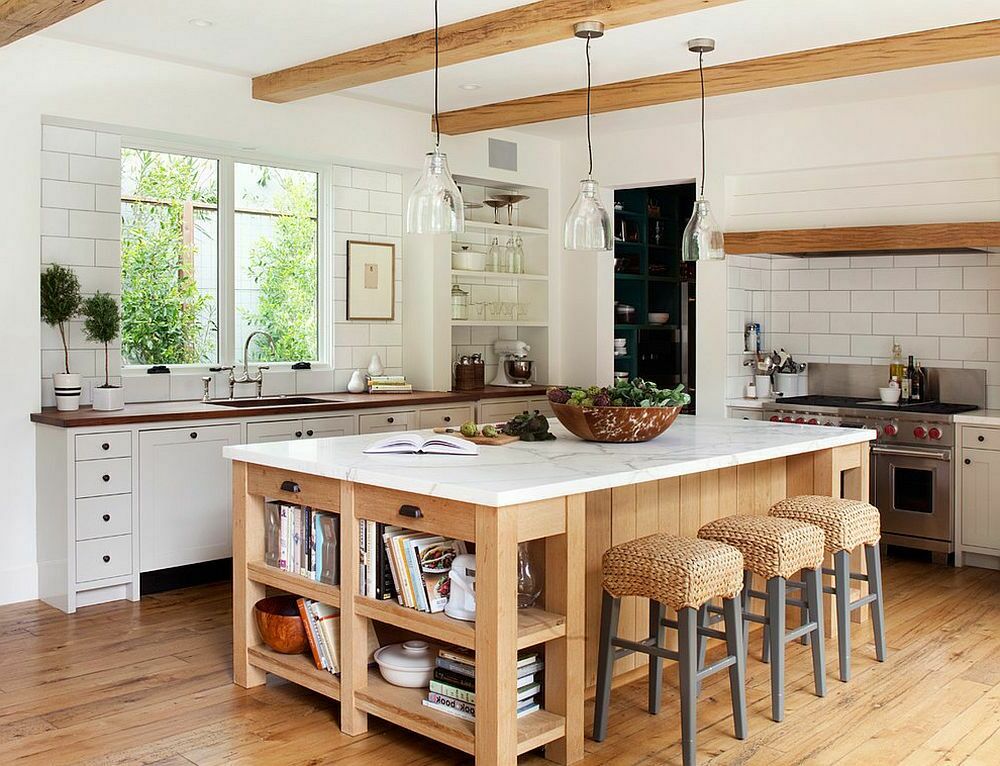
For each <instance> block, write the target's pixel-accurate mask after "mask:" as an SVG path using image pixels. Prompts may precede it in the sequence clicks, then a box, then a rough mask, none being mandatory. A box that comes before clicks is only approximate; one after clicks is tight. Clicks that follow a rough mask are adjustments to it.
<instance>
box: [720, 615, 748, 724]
mask: <svg viewBox="0 0 1000 766" xmlns="http://www.w3.org/2000/svg"><path fill="white" fill-rule="evenodd" d="M722 614H723V617H725V620H726V653H727V654H728V655H729V656H731V657H735V658H736V662H734V663H733V664H732V665H730V666H729V696H730V697H731V698H732V701H733V731H734V733H735V734H736V738H737V739H746V738H747V692H746V680H745V679H746V654H745V653H744V651H743V645H742V643H743V612H742V610H741V609H740V602H739V601H737V600H736V599H735V598H726V599H723V600H722Z"/></svg>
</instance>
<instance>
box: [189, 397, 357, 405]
mask: <svg viewBox="0 0 1000 766" xmlns="http://www.w3.org/2000/svg"><path fill="white" fill-rule="evenodd" d="M339 401H342V400H341V399H315V398H313V397H311V396H265V397H263V398H262V399H215V400H213V401H211V402H209V404H217V405H218V406H219V407H287V406H289V405H292V404H332V403H336V402H339Z"/></svg>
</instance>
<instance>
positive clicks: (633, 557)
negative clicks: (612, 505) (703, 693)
mask: <svg viewBox="0 0 1000 766" xmlns="http://www.w3.org/2000/svg"><path fill="white" fill-rule="evenodd" d="M603 575H604V602H603V604H602V606H601V643H600V649H599V651H598V657H597V697H596V699H595V704H594V739H595V740H597V741H598V742H601V741H603V740H604V737H605V736H606V735H607V729H608V706H609V704H610V702H611V672H612V669H613V667H614V663H615V660H617V659H620V658H622V657H626V656H628V655H629V654H632V653H633V652H641V653H643V654H646V655H648V656H649V712H650V713H651V714H653V715H656V714H657V713H659V712H660V696H661V693H662V690H663V660H665V659H666V660H674V661H675V662H677V663H678V665H679V670H680V692H681V742H682V751H683V762H684V764H685V766H693V764H694V763H695V753H696V748H695V735H696V733H697V731H698V729H697V726H696V725H695V707H696V705H697V702H698V688H697V685H698V681H699V680H700V679H702V678H705V677H707V676H709V675H711V674H713V673H716V672H718V671H720V670H723V669H725V668H729V689H730V696H731V697H732V704H733V726H734V729H735V733H736V737H737V738H738V739H746V736H747V703H746V691H745V689H744V676H745V669H746V665H745V662H746V655H745V650H744V647H743V631H742V630H741V628H742V624H743V623H742V615H741V614H740V602H739V599H738V596H739V592H740V589H741V588H742V587H743V557H742V556H741V555H740V552H739V551H738V550H736V549H735V548H731V547H730V546H728V545H722V544H721V543H713V542H708V541H705V540H694V539H691V538H684V537H676V536H674V535H667V534H656V535H649V536H648V537H642V538H639V539H638V540H633V541H631V542H628V543H622V544H621V545H616V546H615V547H613V548H611V549H610V550H608V551H607V552H606V553H605V554H604V560H603ZM622 596H639V597H640V598H648V599H649V638H647V639H645V640H643V641H628V640H625V639H622V638H619V637H618V635H617V631H618V612H619V608H620V606H621V598H622ZM713 598H721V599H722V604H723V606H722V610H723V613H724V619H725V622H726V630H725V632H722V631H718V630H714V629H711V628H699V626H698V622H697V620H698V607H700V606H701V605H702V604H704V603H706V602H707V601H709V600H710V599H713ZM668 606H669V607H670V608H672V609H675V610H676V611H677V620H676V621H674V620H667V619H665V617H664V615H665V611H666V607H668ZM668 627H669V628H674V629H676V630H677V645H678V650H677V651H676V652H675V651H672V650H670V649H667V648H665V647H664V638H665V634H666V631H665V630H664V628H668ZM699 634H701V635H707V636H709V637H711V638H716V639H720V640H725V642H726V656H725V657H724V658H722V659H721V660H719V661H718V662H716V663H714V664H712V665H710V666H709V667H707V668H705V669H703V670H699V669H698V645H697V642H698V636H699Z"/></svg>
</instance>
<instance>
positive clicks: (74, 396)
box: [52, 372, 83, 412]
mask: <svg viewBox="0 0 1000 766" xmlns="http://www.w3.org/2000/svg"><path fill="white" fill-rule="evenodd" d="M82 385H83V379H82V377H81V376H80V375H79V374H77V373H75V372H57V373H55V374H54V375H53V376H52V387H53V388H54V389H55V393H56V409H59V410H62V411H64V412H68V411H71V410H78V409H80V389H81V386H82Z"/></svg>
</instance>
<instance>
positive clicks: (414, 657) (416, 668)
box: [375, 641, 438, 689]
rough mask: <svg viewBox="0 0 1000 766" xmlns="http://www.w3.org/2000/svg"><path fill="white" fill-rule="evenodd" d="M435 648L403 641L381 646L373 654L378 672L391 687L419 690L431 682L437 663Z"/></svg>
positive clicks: (417, 642)
mask: <svg viewBox="0 0 1000 766" xmlns="http://www.w3.org/2000/svg"><path fill="white" fill-rule="evenodd" d="M437 651H438V650H437V647H434V646H431V645H430V644H428V643H427V642H426V641H404V642H403V643H402V644H390V645H389V646H383V647H382V648H381V649H378V650H377V651H376V652H375V662H377V663H378V669H379V672H380V673H381V674H382V678H384V679H385V680H386V681H387V682H388V683H390V684H392V685H393V686H403V687H406V688H408V689H420V688H423V687H425V686H427V685H428V684H430V682H431V678H432V677H433V676H434V666H435V665H436V661H437Z"/></svg>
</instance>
